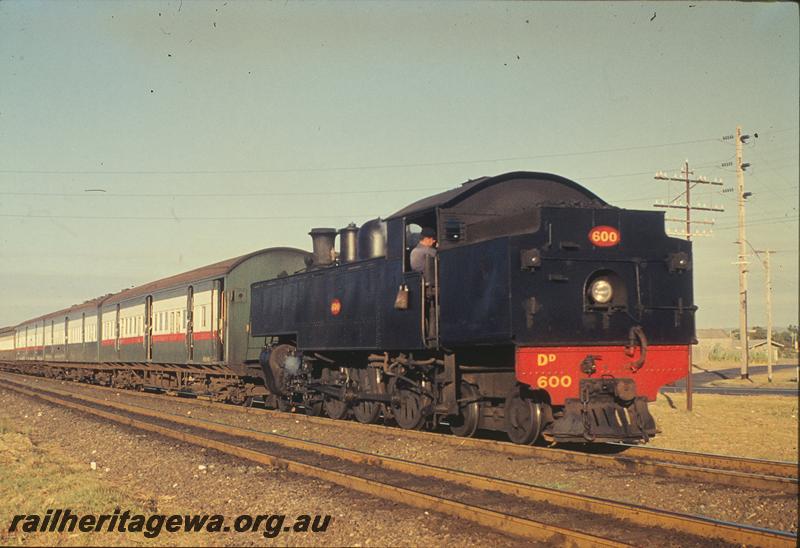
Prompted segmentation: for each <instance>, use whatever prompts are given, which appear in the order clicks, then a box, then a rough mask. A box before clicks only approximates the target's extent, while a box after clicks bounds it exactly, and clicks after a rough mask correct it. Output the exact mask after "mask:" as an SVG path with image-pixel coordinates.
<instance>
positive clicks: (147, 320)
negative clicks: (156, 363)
mask: <svg viewBox="0 0 800 548" xmlns="http://www.w3.org/2000/svg"><path fill="white" fill-rule="evenodd" d="M144 351H145V352H144V355H145V356H146V357H147V358H146V359H147V361H150V360H152V359H153V296H152V295H148V296H147V298H146V299H145V300H144Z"/></svg>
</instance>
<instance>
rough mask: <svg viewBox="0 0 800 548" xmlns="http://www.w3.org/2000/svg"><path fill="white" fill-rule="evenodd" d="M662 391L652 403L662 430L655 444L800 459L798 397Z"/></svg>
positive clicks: (750, 455)
mask: <svg viewBox="0 0 800 548" xmlns="http://www.w3.org/2000/svg"><path fill="white" fill-rule="evenodd" d="M692 399H693V406H692V408H693V410H692V411H691V412H689V411H687V410H686V394H683V393H671V394H659V395H658V399H657V400H656V401H655V402H654V403H651V404H650V412H651V413H652V414H653V416H654V417H655V419H656V424H657V425H658V428H659V429H660V430H661V433H660V434H659V435H658V436H656V437H655V439H653V440H652V441H651V442H650V445H652V446H653V447H664V448H669V449H680V450H684V451H696V452H701V453H715V454H720V455H735V456H741V457H751V458H757V459H767V460H780V461H790V462H797V460H798V447H797V437H798V426H797V425H798V420H797V413H798V410H797V407H798V402H797V399H796V398H793V397H788V396H722V395H716V394H694V395H693V398H692Z"/></svg>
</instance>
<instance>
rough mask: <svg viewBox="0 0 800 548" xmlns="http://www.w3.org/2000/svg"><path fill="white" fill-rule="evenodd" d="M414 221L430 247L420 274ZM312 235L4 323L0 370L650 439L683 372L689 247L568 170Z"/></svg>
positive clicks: (455, 422)
mask: <svg viewBox="0 0 800 548" xmlns="http://www.w3.org/2000/svg"><path fill="white" fill-rule="evenodd" d="M423 228H425V229H427V231H426V233H430V231H433V233H434V234H435V235H436V237H437V238H436V239H437V240H438V253H437V254H436V255H435V256H430V257H428V258H427V261H426V263H425V265H424V269H423V270H422V271H421V272H420V271H415V270H414V269H413V268H412V267H411V262H410V254H411V251H412V250H413V249H414V247H415V246H416V245H417V243H418V240H419V238H420V234H421V231H422V229H423ZM310 235H311V237H312V239H313V253H307V252H305V251H301V250H298V249H290V248H271V249H264V250H261V251H256V252H254V253H250V254H247V255H243V256H240V257H235V258H233V259H228V260H226V261H222V262H219V263H215V264H212V265H208V266H205V267H201V268H198V269H195V270H192V271H189V272H185V273H183V274H178V275H176V276H171V277H169V278H164V279H162V280H157V281H155V282H150V283H148V284H144V285H141V286H138V287H133V288H130V289H126V290H123V291H121V292H119V293H115V294H109V295H105V296H103V297H100V298H97V299H92V300H90V301H86V302H85V303H82V304H78V305H74V306H72V307H69V308H66V309H62V310H59V311H57V312H52V313H49V314H45V315H43V316H39V317H37V318H34V319H32V320H28V321H25V322H23V323H21V324H19V325H16V326H11V327H7V328H0V367H3V368H5V369H7V370H12V371H17V372H22V373H28V374H38V375H44V376H49V377H54V378H61V379H71V380H78V381H85V382H92V383H97V384H105V385H111V386H115V387H120V388H139V389H141V388H158V389H161V390H172V391H183V392H190V393H193V394H206V395H210V396H212V397H214V398H216V399H218V400H225V401H228V402H231V403H244V402H247V401H251V400H253V399H254V398H256V397H261V398H264V400H265V401H266V402H267V404H268V405H270V406H272V407H277V408H281V409H290V408H295V409H298V408H299V409H304V410H305V412H307V413H310V414H313V415H319V414H322V413H325V414H327V415H328V416H329V417H332V418H334V419H344V418H347V417H350V416H353V417H354V418H355V419H356V420H358V421H361V422H364V423H371V422H376V421H379V420H385V421H386V420H393V421H395V422H396V423H397V424H398V425H399V426H401V427H403V428H408V429H418V428H431V427H437V426H439V425H446V426H447V427H449V428H450V429H451V430H452V431H453V432H454V433H455V434H457V435H460V436H472V435H475V434H476V432H477V431H478V430H481V429H484V430H496V431H504V432H507V433H508V436H509V437H510V439H511V440H513V441H514V442H517V443H523V444H525V443H532V442H534V441H536V440H537V439H540V438H545V439H547V440H550V441H557V442H604V441H624V442H632V443H637V442H645V441H647V440H648V439H649V438H650V437H651V436H653V435H654V434H655V432H656V427H655V423H654V420H653V418H652V416H651V415H650V413H649V412H648V408H647V403H648V401H653V400H654V399H655V398H656V394H657V391H658V389H659V388H660V387H661V386H663V385H664V384H667V383H670V382H672V381H675V380H677V379H679V378H681V377H683V376H684V375H686V373H687V371H688V363H689V356H690V348H691V344H693V343H694V342H695V338H694V329H695V324H694V314H695V310H696V307H695V306H694V303H693V296H692V276H691V269H692V262H691V244H690V243H689V242H687V241H684V240H680V239H675V238H670V237H668V236H667V235H666V234H665V232H664V218H663V213H659V212H652V211H630V210H624V209H619V208H616V207H613V206H610V205H609V204H607V203H606V202H604V201H603V200H601V199H600V198H599V197H597V196H596V195H594V194H593V193H592V192H590V191H588V190H587V189H585V188H583V187H581V186H580V185H578V184H577V183H575V182H573V181H570V180H567V179H565V178H563V177H559V176H556V175H551V174H547V173H531V172H515V173H506V174H503V175H498V176H495V177H483V178H480V179H475V180H471V181H467V182H466V183H464V184H462V185H461V186H460V187H458V188H455V189H453V190H450V191H447V192H443V193H441V194H437V195H435V196H431V197H428V198H425V199H423V200H420V201H418V202H415V203H413V204H411V205H409V206H408V207H406V208H404V209H402V210H400V211H398V212H397V213H395V214H393V215H391V216H389V217H388V218H386V219H380V218H379V219H374V220H372V221H369V222H367V223H365V224H364V225H363V226H361V227H360V228H359V227H356V226H355V225H352V224H351V225H350V226H348V227H346V228H343V229H341V230H334V229H326V228H317V229H313V230H312V231H311V232H310ZM337 236H338V238H339V248H338V252H337V251H336V250H335V245H334V244H335V242H336V237H337Z"/></svg>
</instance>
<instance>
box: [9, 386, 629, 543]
mask: <svg viewBox="0 0 800 548" xmlns="http://www.w3.org/2000/svg"><path fill="white" fill-rule="evenodd" d="M6 382H7V384H6V388H7V389H9V390H13V391H16V392H18V393H21V394H25V395H27V396H30V397H35V398H39V399H42V400H44V401H47V402H50V403H53V404H56V405H60V406H63V407H67V408H70V409H74V410H76V411H80V412H83V413H88V414H91V415H95V416H98V417H101V418H104V419H107V420H111V421H114V422H117V423H120V424H124V425H126V426H131V427H133V428H137V429H140V430H146V431H149V432H153V433H156V434H160V435H163V436H167V437H170V438H173V439H177V440H180V441H183V442H186V443H190V444H193V445H199V446H201V447H206V448H209V449H215V450H217V451H220V452H223V453H226V454H229V455H233V456H236V457H239V458H244V459H247V460H250V461H253V462H258V463H260V464H265V465H270V466H276V467H278V468H281V469H284V470H287V471H289V472H293V473H296V474H300V475H303V476H306V477H310V478H314V479H317V480H323V481H327V482H330V483H334V484H336V485H340V486H342V487H345V488H348V489H351V490H354V491H358V492H361V493H365V494H369V495H372V496H375V497H379V498H382V499H388V500H391V501H393V502H397V503H401V504H404V505H407V506H413V507H416V508H420V509H424V510H430V511H434V512H439V513H444V514H448V515H451V516H455V517H458V518H461V519H464V520H468V521H472V522H474V523H477V524H479V525H483V526H485V527H489V528H491V529H494V530H496V531H499V532H501V533H505V534H512V535H515V536H518V537H522V538H525V539H530V540H536V541H539V542H545V543H551V544H554V545H567V546H585V547H592V546H609V547H621V546H628V545H626V544H624V543H619V542H616V541H613V540H609V539H605V538H602V537H598V536H594V535H589V534H585V533H581V532H579V531H573V530H570V529H566V528H563V527H556V526H553V525H548V524H545V523H541V522H537V521H535V520H531V519H527V518H521V517H518V516H514V515H512V514H506V513H503V512H496V511H494V510H489V509H487V508H482V507H479V506H474V505H470V504H464V503H461V502H457V501H453V500H449V499H446V498H442V497H437V496H435V495H430V494H427V493H422V492H420V491H416V490H413V489H407V488H404V487H397V486H395V485H391V484H387V483H383V482H380V481H375V480H369V479H366V478H361V477H358V476H352V475H348V474H345V473H342V472H338V471H335V470H329V469H326V468H322V467H319V466H313V465H310V464H306V463H303V462H299V461H295V460H292V459H287V458H283V457H277V456H274V455H270V454H268V453H265V452H263V451H256V450H253V449H249V448H246V447H241V446H238V445H234V444H231V443H226V442H222V441H219V440H214V439H209V438H206V437H203V436H198V435H195V434H191V433H188V432H182V431H180V430H175V429H172V428H167V427H165V426H161V425H158V424H154V423H150V422H147V421H142V420H138V419H134V418H131V417H127V416H124V415H120V414H118V413H112V412H109V411H104V410H102V409H98V408H95V407H90V406H86V405H82V404H79V403H75V402H72V401H68V400H64V399H62V398H58V397H55V396H50V395H47V394H44V393H42V392H44V391H46V390H41V389H39V388H37V389H34V390H31V389H30V388H29V387H22V386H20V385H18V384H17V383H9V382H8V381H6ZM11 384H14V385H15V386H11ZM70 397H72V395H70ZM87 398H88V397H87ZM98 401H99V402H100V405H104V406H106V407H110V408H114V407H115V406H116V404H115V405H111V404H109V402H104V401H101V400H98ZM148 416H152V417H154V418H156V417H157V418H159V419H161V420H164V421H166V422H173V423H177V424H182V423H181V422H179V421H176V420H174V418H175V417H173V416H169V415H167V416H164V414H158V413H157V412H152V415H151V414H148ZM193 426H197V425H193Z"/></svg>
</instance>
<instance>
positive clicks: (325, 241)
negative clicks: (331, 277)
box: [308, 228, 336, 266]
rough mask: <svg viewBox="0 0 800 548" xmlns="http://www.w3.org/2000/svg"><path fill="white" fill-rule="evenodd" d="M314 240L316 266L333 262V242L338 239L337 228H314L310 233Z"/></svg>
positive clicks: (314, 263) (328, 264)
mask: <svg viewBox="0 0 800 548" xmlns="http://www.w3.org/2000/svg"><path fill="white" fill-rule="evenodd" d="M308 235H309V236H311V240H312V242H313V246H314V251H313V258H314V262H313V263H312V264H313V265H314V266H330V265H332V264H333V258H334V253H335V252H334V250H333V242H334V240H335V239H336V229H334V228H312V229H311V232H309V233H308Z"/></svg>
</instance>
